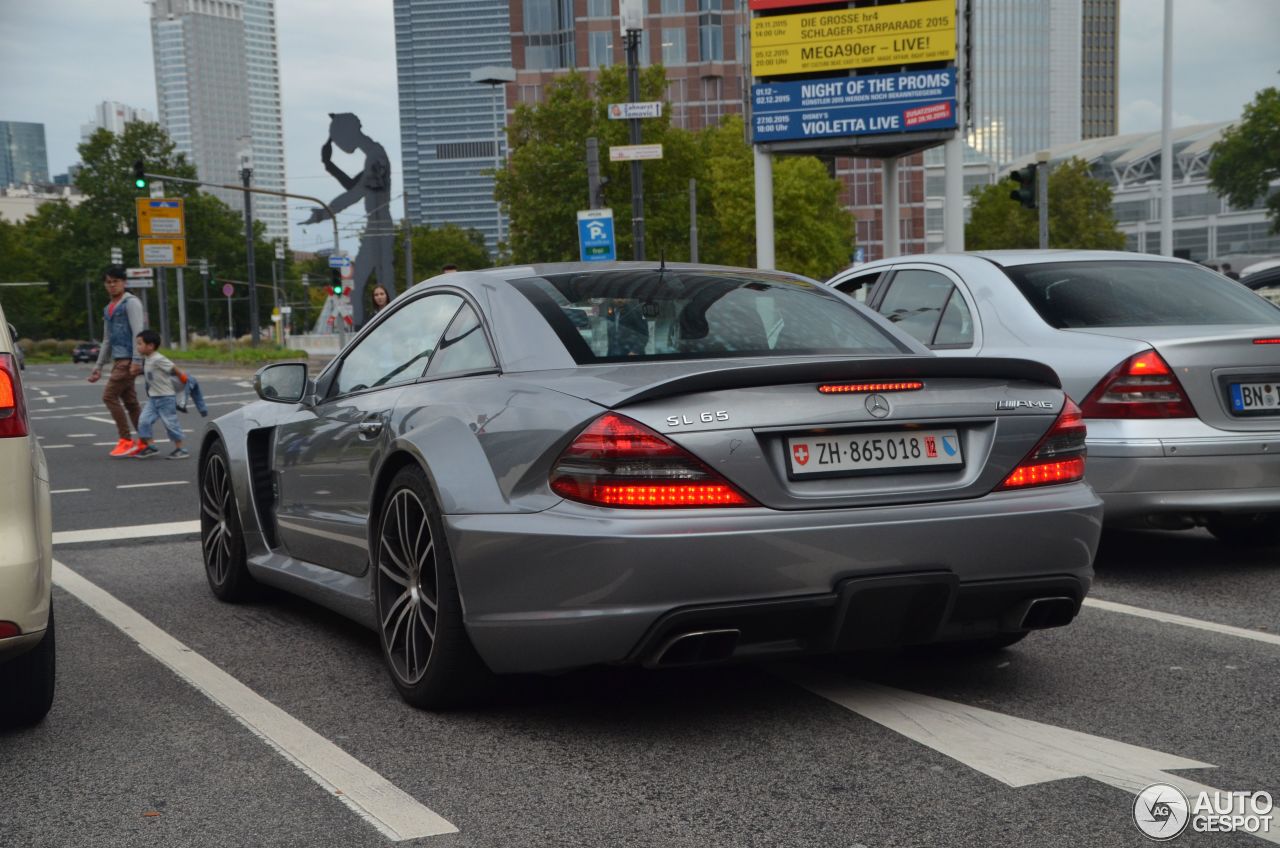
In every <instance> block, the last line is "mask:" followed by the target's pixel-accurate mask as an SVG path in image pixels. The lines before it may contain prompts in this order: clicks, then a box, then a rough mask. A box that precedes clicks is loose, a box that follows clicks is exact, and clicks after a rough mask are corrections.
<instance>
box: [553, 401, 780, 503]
mask: <svg viewBox="0 0 1280 848" xmlns="http://www.w3.org/2000/svg"><path fill="white" fill-rule="evenodd" d="M551 489H552V490H553V491H554V492H555V493H556V494H558V495H560V496H561V497H563V498H568V499H569V500H573V501H581V502H582V503H588V504H593V505H595V506H609V507H631V508H642V509H660V508H667V507H709V506H755V502H754V501H752V500H751V499H750V498H748V497H747V496H746V495H744V494H742V493H741V492H739V491H738V490H737V489H736V488H735V487H734V486H733V485H732V484H731V483H729V481H728V480H726V479H724V478H723V477H721V476H720V475H719V474H717V473H716V472H714V471H712V470H711V469H710V468H708V467H707V466H706V465H705V464H704V463H702V462H701V461H700V460H698V459H697V457H695V456H693V454H691V453H689V452H688V451H686V450H684V449H683V448H681V447H680V446H678V445H676V444H674V443H672V442H671V441H669V440H667V439H665V438H663V437H662V436H661V435H659V434H658V433H656V432H654V431H653V430H651V429H649V428H648V427H646V426H644V425H643V424H641V423H640V422H638V421H633V420H632V419H630V418H627V417H626V416H623V415H618V414H617V413H615V412H609V413H606V414H604V415H602V416H600V417H599V418H597V419H596V420H595V421H593V422H591V424H590V425H589V426H588V427H587V428H586V429H585V430H583V431H582V432H581V433H579V434H578V437H577V438H576V439H574V440H573V443H572V444H570V445H569V447H567V448H565V449H564V452H563V453H561V454H560V457H559V459H557V460H556V464H555V467H554V468H552V469H551Z"/></svg>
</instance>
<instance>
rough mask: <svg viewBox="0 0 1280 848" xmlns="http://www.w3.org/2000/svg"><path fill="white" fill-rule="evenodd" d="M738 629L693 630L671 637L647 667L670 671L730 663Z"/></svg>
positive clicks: (738, 634)
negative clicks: (724, 661)
mask: <svg viewBox="0 0 1280 848" xmlns="http://www.w3.org/2000/svg"><path fill="white" fill-rule="evenodd" d="M741 635H742V634H741V631H739V630H737V629H724V630H694V631H691V632H689V633H680V634H677V635H675V636H672V637H671V638H670V639H668V640H667V641H666V642H665V643H663V645H662V647H661V648H660V649H659V650H658V652H657V653H656V654H655V656H654V658H653V660H652V661H650V662H648V663H646V665H648V666H649V667H651V668H670V667H672V666H681V665H700V664H703V663H714V662H721V661H723V660H727V659H729V658H730V657H732V656H733V652H734V649H735V648H737V647H738V637H739V636H741Z"/></svg>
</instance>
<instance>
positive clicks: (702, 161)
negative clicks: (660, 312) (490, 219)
mask: <svg viewBox="0 0 1280 848" xmlns="http://www.w3.org/2000/svg"><path fill="white" fill-rule="evenodd" d="M665 87H666V74H665V71H664V70H663V69H662V68H661V67H660V66H654V67H650V68H646V69H644V70H643V71H642V72H641V79H640V89H641V95H640V96H641V99H642V100H660V99H662V97H663V92H664V90H665ZM628 99H630V98H629V97H628V95H627V88H626V72H625V69H624V68H622V67H613V68H606V69H604V70H602V71H601V73H600V76H599V79H598V81H597V82H596V83H595V84H594V85H593V84H592V83H591V82H590V81H589V80H588V79H587V78H586V77H585V76H583V75H582V74H579V73H576V72H570V73H568V74H566V75H564V76H563V77H560V78H558V79H556V80H555V81H554V82H552V83H551V84H550V85H548V86H547V89H546V96H545V98H544V100H543V102H542V103H539V104H537V105H536V106H518V107H516V113H515V116H514V118H513V120H512V124H511V128H510V130H509V133H510V138H511V156H510V159H509V160H508V163H507V167H506V168H504V169H503V170H502V171H500V172H499V173H498V175H497V188H496V190H495V194H496V196H497V197H498V199H499V201H500V202H501V203H502V205H503V208H504V210H505V211H506V212H507V214H508V215H509V217H510V220H511V234H510V237H509V240H508V242H507V247H508V249H509V251H510V254H511V259H512V260H513V261H515V262H554V261H571V260H576V259H577V258H578V235H577V226H576V215H577V211H578V210H579V209H585V208H587V202H588V196H587V168H586V140H587V138H588V137H592V136H594V137H595V138H598V139H599V141H600V153H601V160H602V161H601V163H600V168H601V173H602V175H603V176H604V177H605V178H606V179H608V183H607V184H606V186H605V197H606V202H607V205H608V206H609V207H610V208H611V209H613V212H614V220H615V232H616V236H617V247H618V257H619V258H622V259H629V258H631V256H633V255H634V251H633V244H632V242H633V239H632V234H631V227H630V225H629V224H630V220H631V176H630V164H629V163H625V162H609V161H608V154H607V151H608V148H609V147H610V146H611V145H622V144H627V143H628V138H627V125H626V122H625V121H611V120H609V118H608V114H607V111H606V110H607V109H608V104H609V103H616V102H620V101H626V100H628ZM644 141H645V143H649V144H655V143H657V144H661V145H662V147H663V158H662V159H660V160H650V161H646V162H645V163H644V164H643V165H642V166H641V167H642V168H643V169H644V215H645V242H646V250H645V253H646V258H648V259H653V260H656V259H658V258H659V257H663V258H666V259H668V260H688V259H689V256H690V251H689V235H688V234H689V180H690V179H696V180H697V185H698V235H699V248H698V258H699V259H700V260H702V261H704V262H712V263H718V264H725V265H744V266H753V265H754V264H755V183H754V176H753V172H754V166H753V163H752V156H751V146H750V145H749V144H747V143H746V141H745V139H744V132H743V122H742V119H741V118H739V117H730V118H726V119H725V121H724V122H723V123H722V124H721V125H720V126H718V127H713V128H710V129H707V130H705V131H703V132H702V133H699V134H696V135H695V134H693V133H689V132H686V131H684V130H681V129H679V128H675V127H672V126H671V125H670V119H669V115H667V114H664V115H663V117H661V118H652V119H646V120H645V122H644ZM774 203H775V216H776V229H777V243H778V254H777V256H778V267H780V268H785V269H787V270H791V271H796V272H799V273H803V274H809V275H811V276H817V277H826V276H829V275H830V274H831V273H834V272H835V271H837V270H839V269H840V268H843V267H845V266H846V265H848V264H849V259H850V255H851V254H852V251H853V219H852V216H851V215H850V214H849V213H848V212H847V211H845V210H843V209H841V208H840V204H839V184H838V183H837V182H836V181H835V180H834V179H832V178H831V176H830V175H829V174H828V173H827V172H826V169H825V167H824V166H823V165H822V164H821V163H820V162H818V161H817V160H816V159H813V158H812V157H780V158H779V159H778V160H777V161H776V164H775V167H774Z"/></svg>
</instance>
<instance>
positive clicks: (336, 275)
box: [329, 268, 342, 296]
mask: <svg viewBox="0 0 1280 848" xmlns="http://www.w3.org/2000/svg"><path fill="white" fill-rule="evenodd" d="M329 273H330V276H331V277H332V283H331V285H330V288H332V289H333V293H334V294H336V295H338V296H341V295H342V269H341V268H330V269H329Z"/></svg>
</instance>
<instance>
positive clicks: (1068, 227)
mask: <svg viewBox="0 0 1280 848" xmlns="http://www.w3.org/2000/svg"><path fill="white" fill-rule="evenodd" d="M1012 187H1013V183H1011V182H1010V181H1008V180H1001V181H1000V182H997V183H994V184H992V185H987V186H982V187H980V188H976V189H974V190H973V193H972V196H973V208H972V216H971V217H970V220H969V223H968V225H966V226H965V229H964V241H965V247H967V248H968V249H969V250H999V249H1002V248H1036V247H1039V246H1040V227H1039V214H1040V213H1039V210H1036V209H1025V208H1023V207H1022V206H1021V205H1020V204H1019V203H1018V201H1016V200H1014V199H1013V198H1011V197H1010V196H1009V192H1010V191H1012ZM1124 242H1125V240H1124V233H1122V232H1120V231H1119V230H1118V229H1116V219H1115V214H1114V213H1113V212H1112V209H1111V186H1109V185H1107V184H1106V183H1105V182H1104V181H1102V180H1099V179H1095V178H1094V177H1092V176H1091V175H1090V173H1089V164H1088V163H1087V162H1085V161H1084V160H1082V159H1071V160H1070V161H1067V162H1063V163H1060V164H1058V165H1056V166H1054V168H1053V170H1052V171H1051V172H1050V174H1049V247H1057V248H1075V249H1080V250H1121V249H1123V248H1124Z"/></svg>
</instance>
